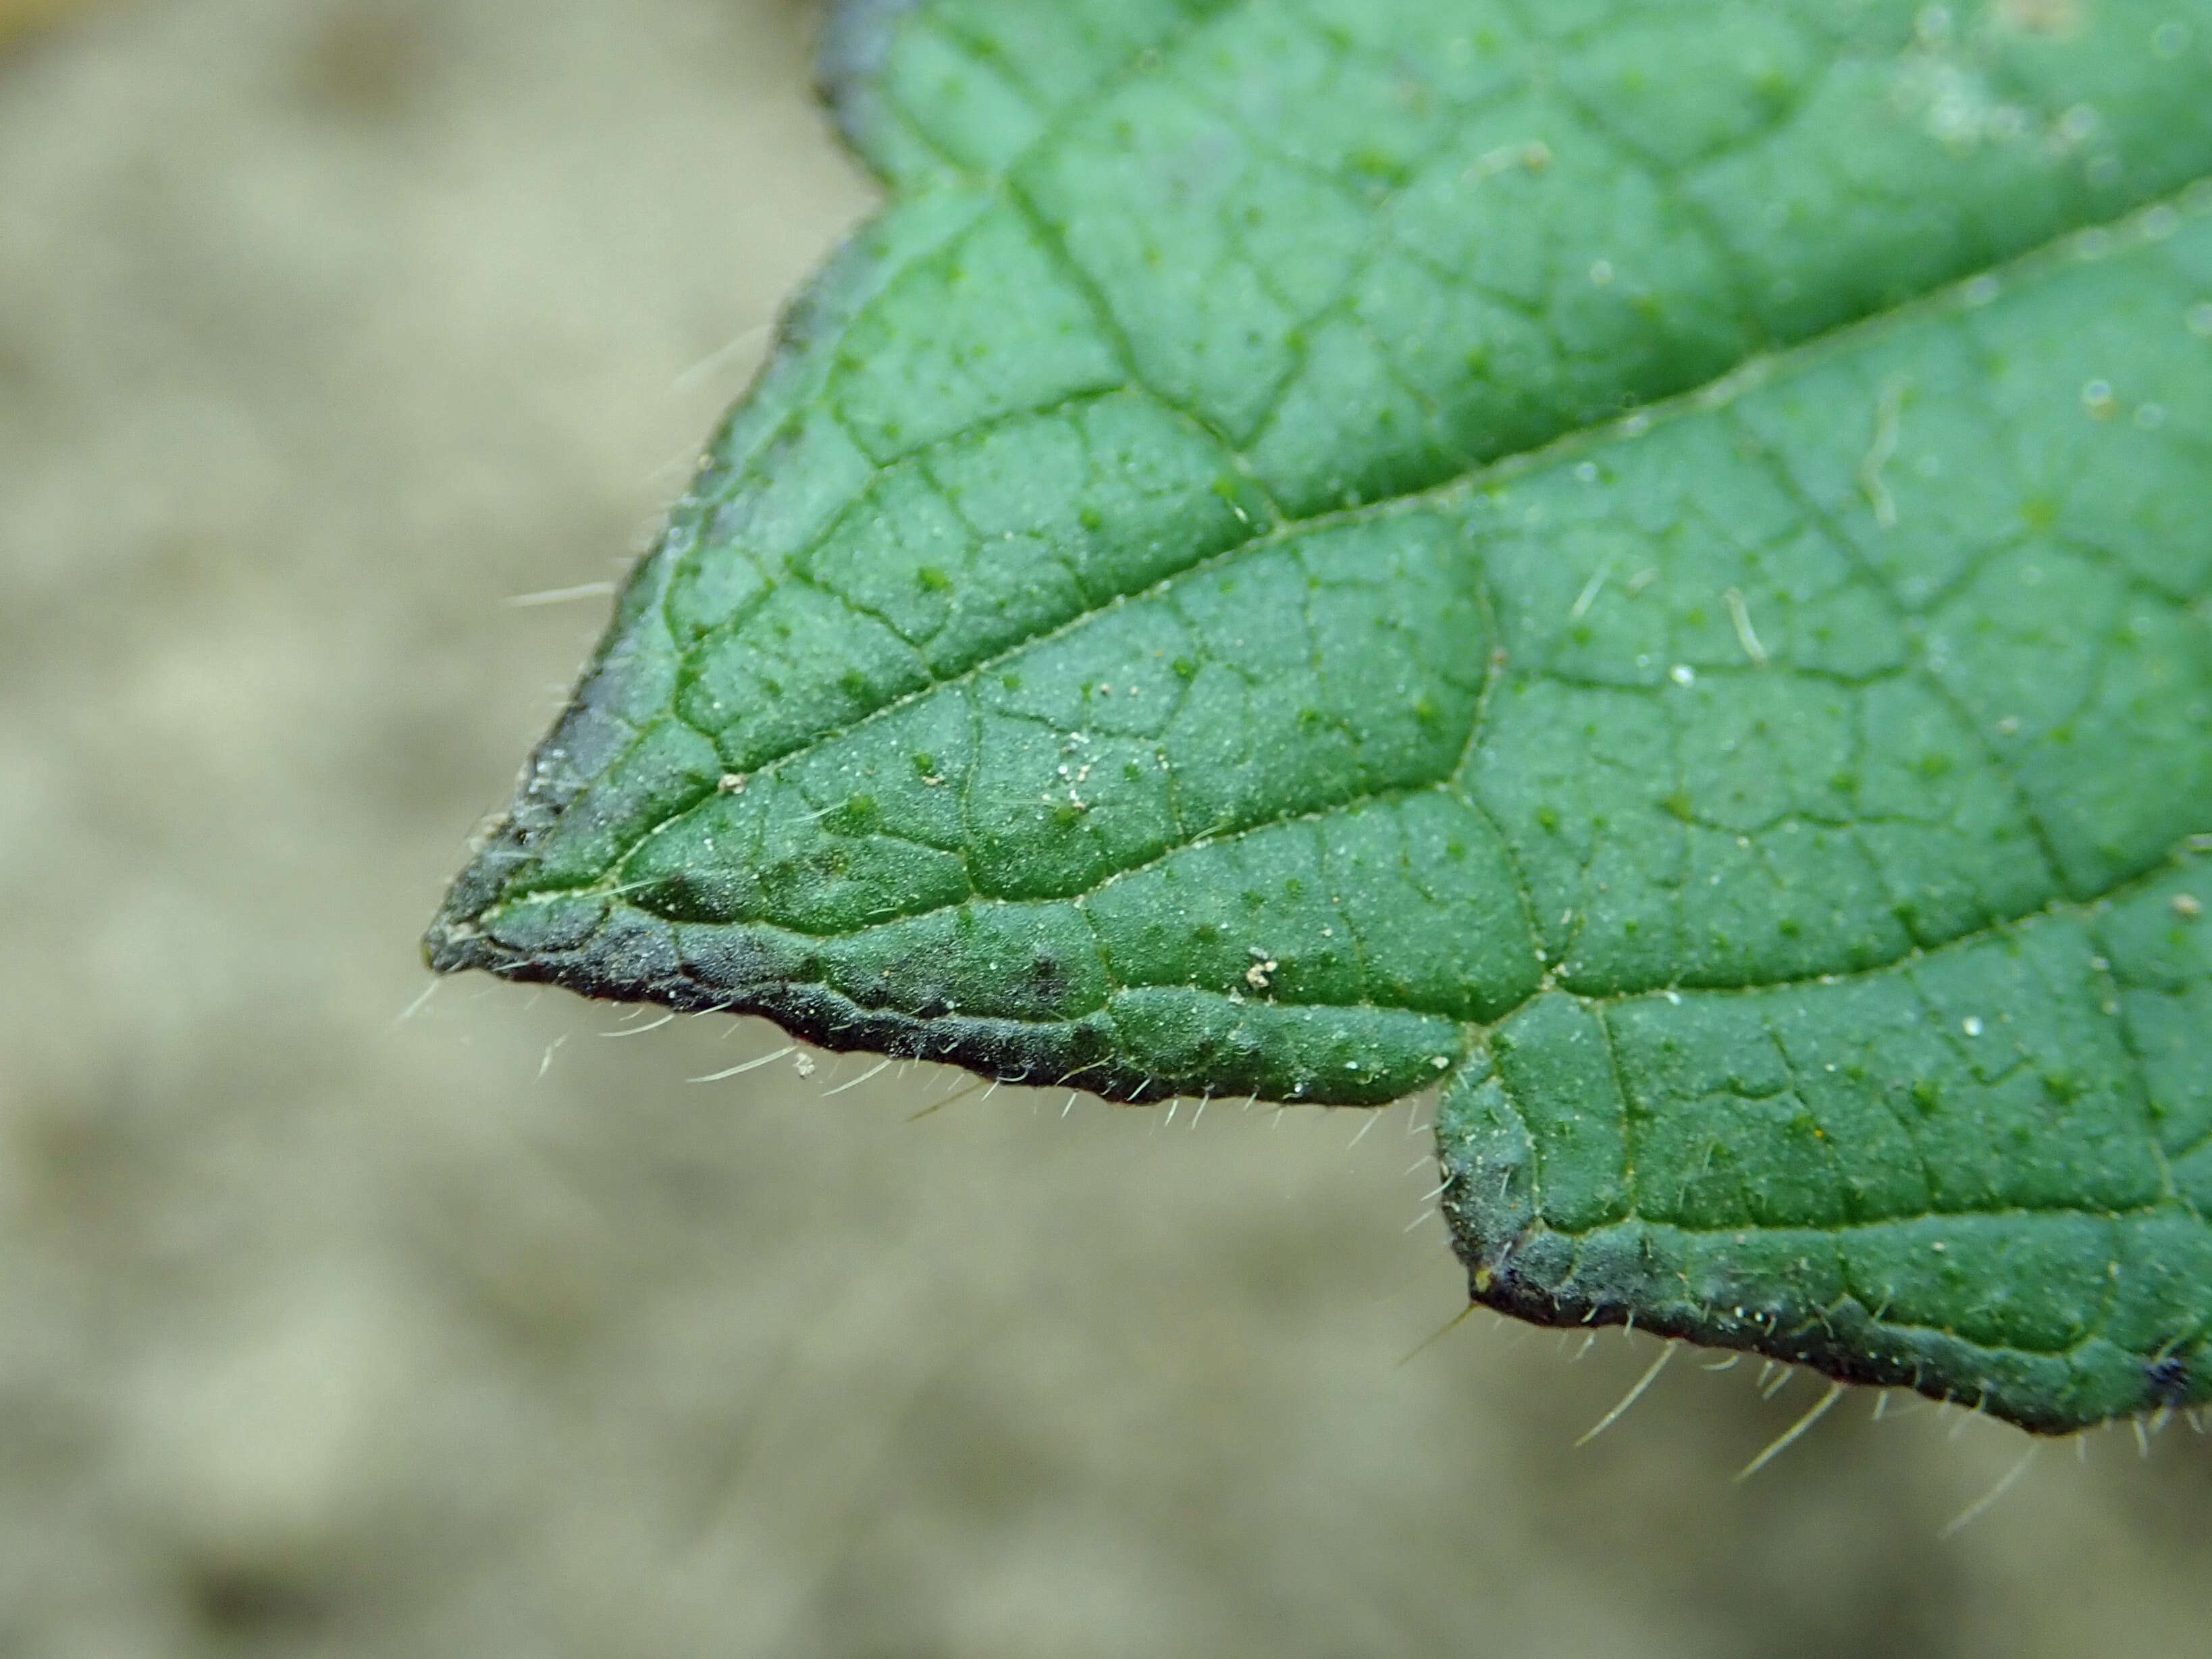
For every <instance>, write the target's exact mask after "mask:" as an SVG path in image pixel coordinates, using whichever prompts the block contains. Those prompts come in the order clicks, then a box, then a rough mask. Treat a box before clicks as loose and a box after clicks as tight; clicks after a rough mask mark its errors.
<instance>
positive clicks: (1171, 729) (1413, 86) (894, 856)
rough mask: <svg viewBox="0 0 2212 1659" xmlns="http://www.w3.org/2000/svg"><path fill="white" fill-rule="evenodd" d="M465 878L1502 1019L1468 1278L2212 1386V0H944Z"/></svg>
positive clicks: (988, 1063)
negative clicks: (682, 488) (874, 183)
mask: <svg viewBox="0 0 2212 1659" xmlns="http://www.w3.org/2000/svg"><path fill="white" fill-rule="evenodd" d="M828 70H829V81H830V82H831V85H832V88H833V91H834V93H835V94H836V100H837V103H838V107H839V111H840V114H841V116H842V119H843V120H844V122H845V124H846V126H847V129H848V132H849V133H850V134H851V136H852V137H853V139H854V142H855V143H857V145H858V146H859V147H860V149H861V151H862V152H863V153H864V154H865V155H866V156H867V158H868V159H869V160H870V161H872V163H873V164H874V165H875V166H876V167H878V169H879V171H880V172H881V173H883V175H884V178H885V179H886V180H887V181H888V182H889V184H890V188H891V193H892V204H891V205H890V208H889V209H888V210H886V211H885V212H884V214H883V215H882V216H880V217H879V218H878V220H877V221H876V222H874V223H873V224H872V226H871V227H870V228H868V229H867V230H866V231H865V232H864V233H863V234H861V235H860V237H859V238H858V239H857V240H855V241H854V243H853V244H852V245H851V246H849V247H848V249H847V250H846V252H844V253H843V254H842V256H841V257H840V258H838V259H837V260H836V262H835V263H834V264H832V266H831V267H830V268H829V270H827V271H826V272H825V273H824V274H823V276H822V277H821V279H820V280H819V282H818V283H817V286H816V287H815V289H813V291H812V292H811V294H810V295H808V296H807V297H806V299H805V301H802V302H801V304H800V305H799V307H797V309H796V310H795V311H794V313H793V316H792V318H791V319H790V321H789V323H788V325H787V329H786V331H785V335H784V337H783V339H782V341H781V345H780V347H779V349H778V350H777V352H776V354H775V359H774V361H773V362H772V363H771V364H770V366H769V368H768V370H767V371H766V372H765V374H763V378H762V380H761V381H760V383H759V384H758V385H757V386H756V387H755V389H754V391H753V392H752V393H751V394H750V396H749V397H748V398H747V399H746V400H745V401H744V403H743V404H740V406H739V407H738V410H736V411H735V412H734V413H733V414H732V416H731V417H730V419H729V421H728V422H727V424H726V426H725V427H724V428H722V430H721V431H720V433H719V434H718V435H716V436H715V438H714V441H713V442H712V444H711V446H710V447H709V450H708V455H707V459H706V461H705V464H704V465H703V466H702V469H701V471H700V472H699V475H698V477H697V478H696V482H695V483H694V484H693V485H692V488H691V489H690V493H689V494H688V495H686V496H685V497H684V500H683V501H681V502H680V503H679V504H678V506H677V507H676V508H675V510H674V511H673V513H672V514H671V518H670V521H669V525H668V528H667V531H666V532H665V536H664V537H663V538H662V540H661V542H660V543H659V546H658V547H657V548H656V550H654V551H653V554H652V555H651V556H649V557H647V559H646V560H645V561H644V562H642V563H641V565H640V566H639V568H638V569H637V570H636V572H635V574H634V575H633V577H632V578H631V580H630V582H629V586H628V588H627V589H626V591H625V592H624V595H623V599H622V602H621V605H620V608H619V612H618V614H617V617H616V620H615V623H614V625H613V627H612V629H611V631H610V632H609V634H608V635H607V638H606V641H605V644H604V645H603V646H602V647H601V649H600V652H599V655H598V657H597V659H595V660H594V662H593V663H592V666H591V668H590V670H589V671H587V673H586V676H585V678H584V681H583V684H582V685H581V687H580V690H579V691H578V693H577V696H576V699H575V702H574V706H573V707H572V708H570V709H569V710H568V713H567V714H565V715H564V716H563V718H562V720H561V722H560V724H559V725H558V726H557V727H556V729H555V731H554V732H553V734H552V735H551V737H550V738H548V739H547V741H546V742H545V744H544V745H543V746H542V747H541V748H540V749H539V750H538V753H537V755H536V757H535V758H534V759H533V761H532V764H531V766H530V768H529V769H528V771H527V772H526V775H525V777H524V780H523V782H522V786H521V788H520V793H519V795H518V797H517V799H516V800H515V803H514V805H513V808H512V810H511V811H510V812H509V814H508V815H507V817H506V819H505V820H504V821H503V823H502V824H501V827H500V828H499V829H498V830H497V832H496V833H495V835H494V836H492V837H491V839H490V841H489V844H488V845H486V846H485V847H484V848H483V851H482V853H481V854H480V855H479V856H478V857H477V860H476V861H475V862H474V863H473V864H472V865H471V867H470V868H469V870H468V871H467V872H465V874H464V875H463V876H462V877H461V878H460V880H459V883H458V884H456V886H455V888H454V890H453V895H452V896H451V898H450V900H449V902H448V903H447V908H446V909H445V911H444V913H443V914H442V915H441V917H440V918H439V920H438V921H437V923H436V925H435V927H434V929H433V931H432V933H431V935H430V939H429V949H430V951H431V956H432V959H433V961H434V963H435V965H436V966H437V967H439V968H441V969H458V968H465V967H478V968H485V969H490V970H492V971H494V972H495V973H499V974H503V975H508V976H510V977H513V978H517V979H537V980H550V981H555V982H557V983H561V984H564V985H568V986H570V987H574V988H576V989H578V990H580V991H583V992H586V993H588V994H595V995H602V996H611V997H620V998H649V999H653V1000H659V1001H662V1002H665V1003H668V1004H671V1005H673V1006H678V1007H684V1008H708V1007H719V1008H730V1009H734V1010H742V1011H750V1012H762V1013H765V1014H767V1015H769V1016H770V1017H772V1018H775V1019H777V1020H779V1021H781V1023H782V1024H784V1025H785V1026H787V1028H788V1029H789V1030H793V1032H796V1033H798V1034H799V1035H802V1036H806V1037H809V1038H811V1039H813V1040H815V1041H817V1042H823V1043H827V1044H829V1045H831V1046H834V1047H838V1048H876V1049H879V1050H882V1051H884V1052H889V1053H896V1054H921V1055H928V1056H932V1057H937V1058H942V1059H949V1060H955V1061H957V1062H959V1063H961V1064H963V1065H966V1066H972V1067H975V1068H976V1069H978V1070H980V1071H984V1072H987V1073H993V1074H994V1075H997V1076H1000V1077H1005V1078H1010V1079H1026V1080H1029V1081H1033V1082H1069V1083H1073V1084H1079V1085H1081V1086H1083V1087H1085V1088H1089V1089H1092V1090H1095V1091H1098V1092H1100V1093H1103V1094H1105V1095H1108V1096H1109V1097H1115V1098H1119V1099H1124V1100H1146V1099H1157V1098H1160V1097H1167V1096H1170V1095H1176V1094H1194V1095H1200V1094H1202V1095H1209V1096H1240V1097H1241V1096H1245V1095H1253V1094H1256V1095H1259V1096H1262V1097H1269V1098H1273V1099H1280V1100H1310V1101H1321V1102H1331V1103H1354V1104H1358V1103H1380V1102H1383V1101H1388V1100H1392V1099H1395V1098H1398V1097H1402V1096H1405V1095H1407V1094H1408V1093H1410V1092H1413V1091H1417V1090H1419V1089H1421V1088H1423V1087H1424V1086H1425V1085H1431V1084H1435V1083H1438V1082H1441V1083H1442V1084H1443V1103H1442V1107H1441V1110H1440V1115H1439V1121H1438V1138H1439V1142H1440V1146H1441V1150H1442V1154H1443V1164H1444V1172H1445V1176H1446V1186H1445V1188H1444V1192H1443V1197H1444V1203H1445V1211H1446V1215H1447V1218H1448V1219H1449V1222H1450V1225H1451V1227H1452V1230H1453V1233H1454V1236H1455V1240H1456V1243H1457V1244H1458V1247H1459V1249H1460V1250H1461V1252H1462V1255H1463V1256H1464V1257H1465V1258H1466V1260H1467V1262H1468V1267H1469V1269H1470V1273H1471V1275H1472V1279H1473V1284H1474V1291H1475V1294H1476V1295H1477V1296H1478V1297H1480V1299H1481V1300H1483V1301H1485V1302H1487V1303H1489V1304H1492V1305H1493V1306H1496V1307H1499V1308H1503V1309H1506V1310H1510V1311H1513V1312H1516V1313H1518V1314H1522V1315H1524V1316H1528V1317H1531V1318H1534V1319H1538V1320H1543V1321H1549V1322H1618V1321H1622V1320H1630V1319H1632V1320H1633V1321H1634V1322H1637V1323H1638V1324H1641V1325H1644V1326H1646V1327H1647V1328H1654V1329H1657V1330H1660V1331H1662V1332H1666V1333H1668V1334H1679V1335H1686V1336H1690V1337H1694V1338H1696V1339H1698V1340H1702V1341H1708V1342H1717V1343H1726V1344H1730V1345H1734V1346H1741V1347H1746V1348H1750V1349H1753V1350H1756V1351H1758V1352H1763V1353H1766V1354H1769V1355H1773V1356H1777V1357H1779V1358H1786V1359H1790V1360H1796V1361H1802V1362H1805V1363H1808V1364H1814V1365H1818V1366H1821V1367H1823V1368H1825V1369H1826V1370H1830V1371H1832V1372H1833V1373H1834V1374H1836V1375H1838V1376H1845V1377H1852V1378H1857V1379H1862V1380H1873V1381H1880V1382H1885V1383H1904V1384H1908V1385H1911V1386H1914V1387H1917V1388H1920V1389H1924V1390H1926V1391H1929V1392H1930V1393H1934V1394H1938V1395H1948V1396H1950V1397H1953V1398H1956V1399H1960V1400H1962V1401H1967V1402H1969V1403H1972V1404H1975V1405H1978V1406H1980V1407H1985V1408H1986V1409H1988V1410H1990V1411H1991V1412H1994V1413H1999V1414H2002V1415H2004V1416H2007V1417H2009V1418H2011V1419H2014V1420H2015V1421H2018V1422H2020V1423H2022V1424H2025V1425H2028V1426H2030V1427H2033V1428H2037V1429H2046V1430H2059V1429H2065V1428H2069V1427H2074V1426H2077V1425H2081V1424H2084V1423H2087V1422H2091V1421H2094V1420H2097V1419H2101V1418H2105V1417H2108V1416H2111V1415H2114V1414H2118V1413H2129V1412H2135V1411H2140V1410H2145V1409H2154V1408H2158V1407H2166V1406H2185V1405H2188V1404H2191V1403H2192V1402H2196V1401H2204V1400H2206V1399H2208V1398H2212V1229H2208V1227H2207V1225H2206V1223H2205V1219H2204V1214H2205V1211H2206V1207H2207V1206H2212V1048H2208V1045H2207V1044H2206V1043H2205V1042H2203V1041H2202V1040H2200V1039H2201V1036H2202V1035H2203V1034H2204V1033H2206V1032H2207V1031H2208V1030H2212V921H2203V922H2200V921H2199V919H2198V918H2199V915H2200V912H2201V909H2202V901H2203V900H2204V899H2212V867H2208V860H2207V858H2206V855H2205V853H2206V848H2207V847H2208V846H2212V842H2207V840H2206V838H2205V837H2206V832H2208V831H2212V633H2208V622H2212V530H2208V528H2207V526H2208V525H2212V184H2208V182H2207V175H2208V174H2212V99H2208V98H2207V97H2206V96H2205V94H2204V89H2205V88H2206V86H2207V85H2208V84H2212V0H2158V3H2154V4H2139V3H2129V0H2001V3H1996V4H1993V5H1990V6H1988V7H1985V8H1983V7H1977V8H1972V9H1958V10H1956V11H1947V10H1945V9H1941V8H1923V7H1919V6H1917V5H1907V4H1898V3H1890V0H1860V3H1856V4H1838V3H1836V0H1788V3H1779V0H1766V3H1759V4H1748V3H1747V4H1726V3H1699V4H1694V5H1693V4H1686V3H1669V4H1632V3H1627V0H1559V3H1553V4H1551V5H1548V6H1533V5H1514V4H1505V3H1486V0H1395V3H1384V0H1297V3H1291V0H1238V3H1225V0H1085V3H1077V4H1070V5H1067V6H1064V7H1042V6H1038V5H1036V4H1035V3H1033V0H921V3H919V4H913V5H901V4H885V3H873V4H859V5H851V6H848V8H847V9H846V10H845V12H844V13H843V14H842V15H841V17H840V19H839V21H838V22H837V23H836V26H835V27H834V28H833V35H832V40H831V45H830V50H829V61H828Z"/></svg>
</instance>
